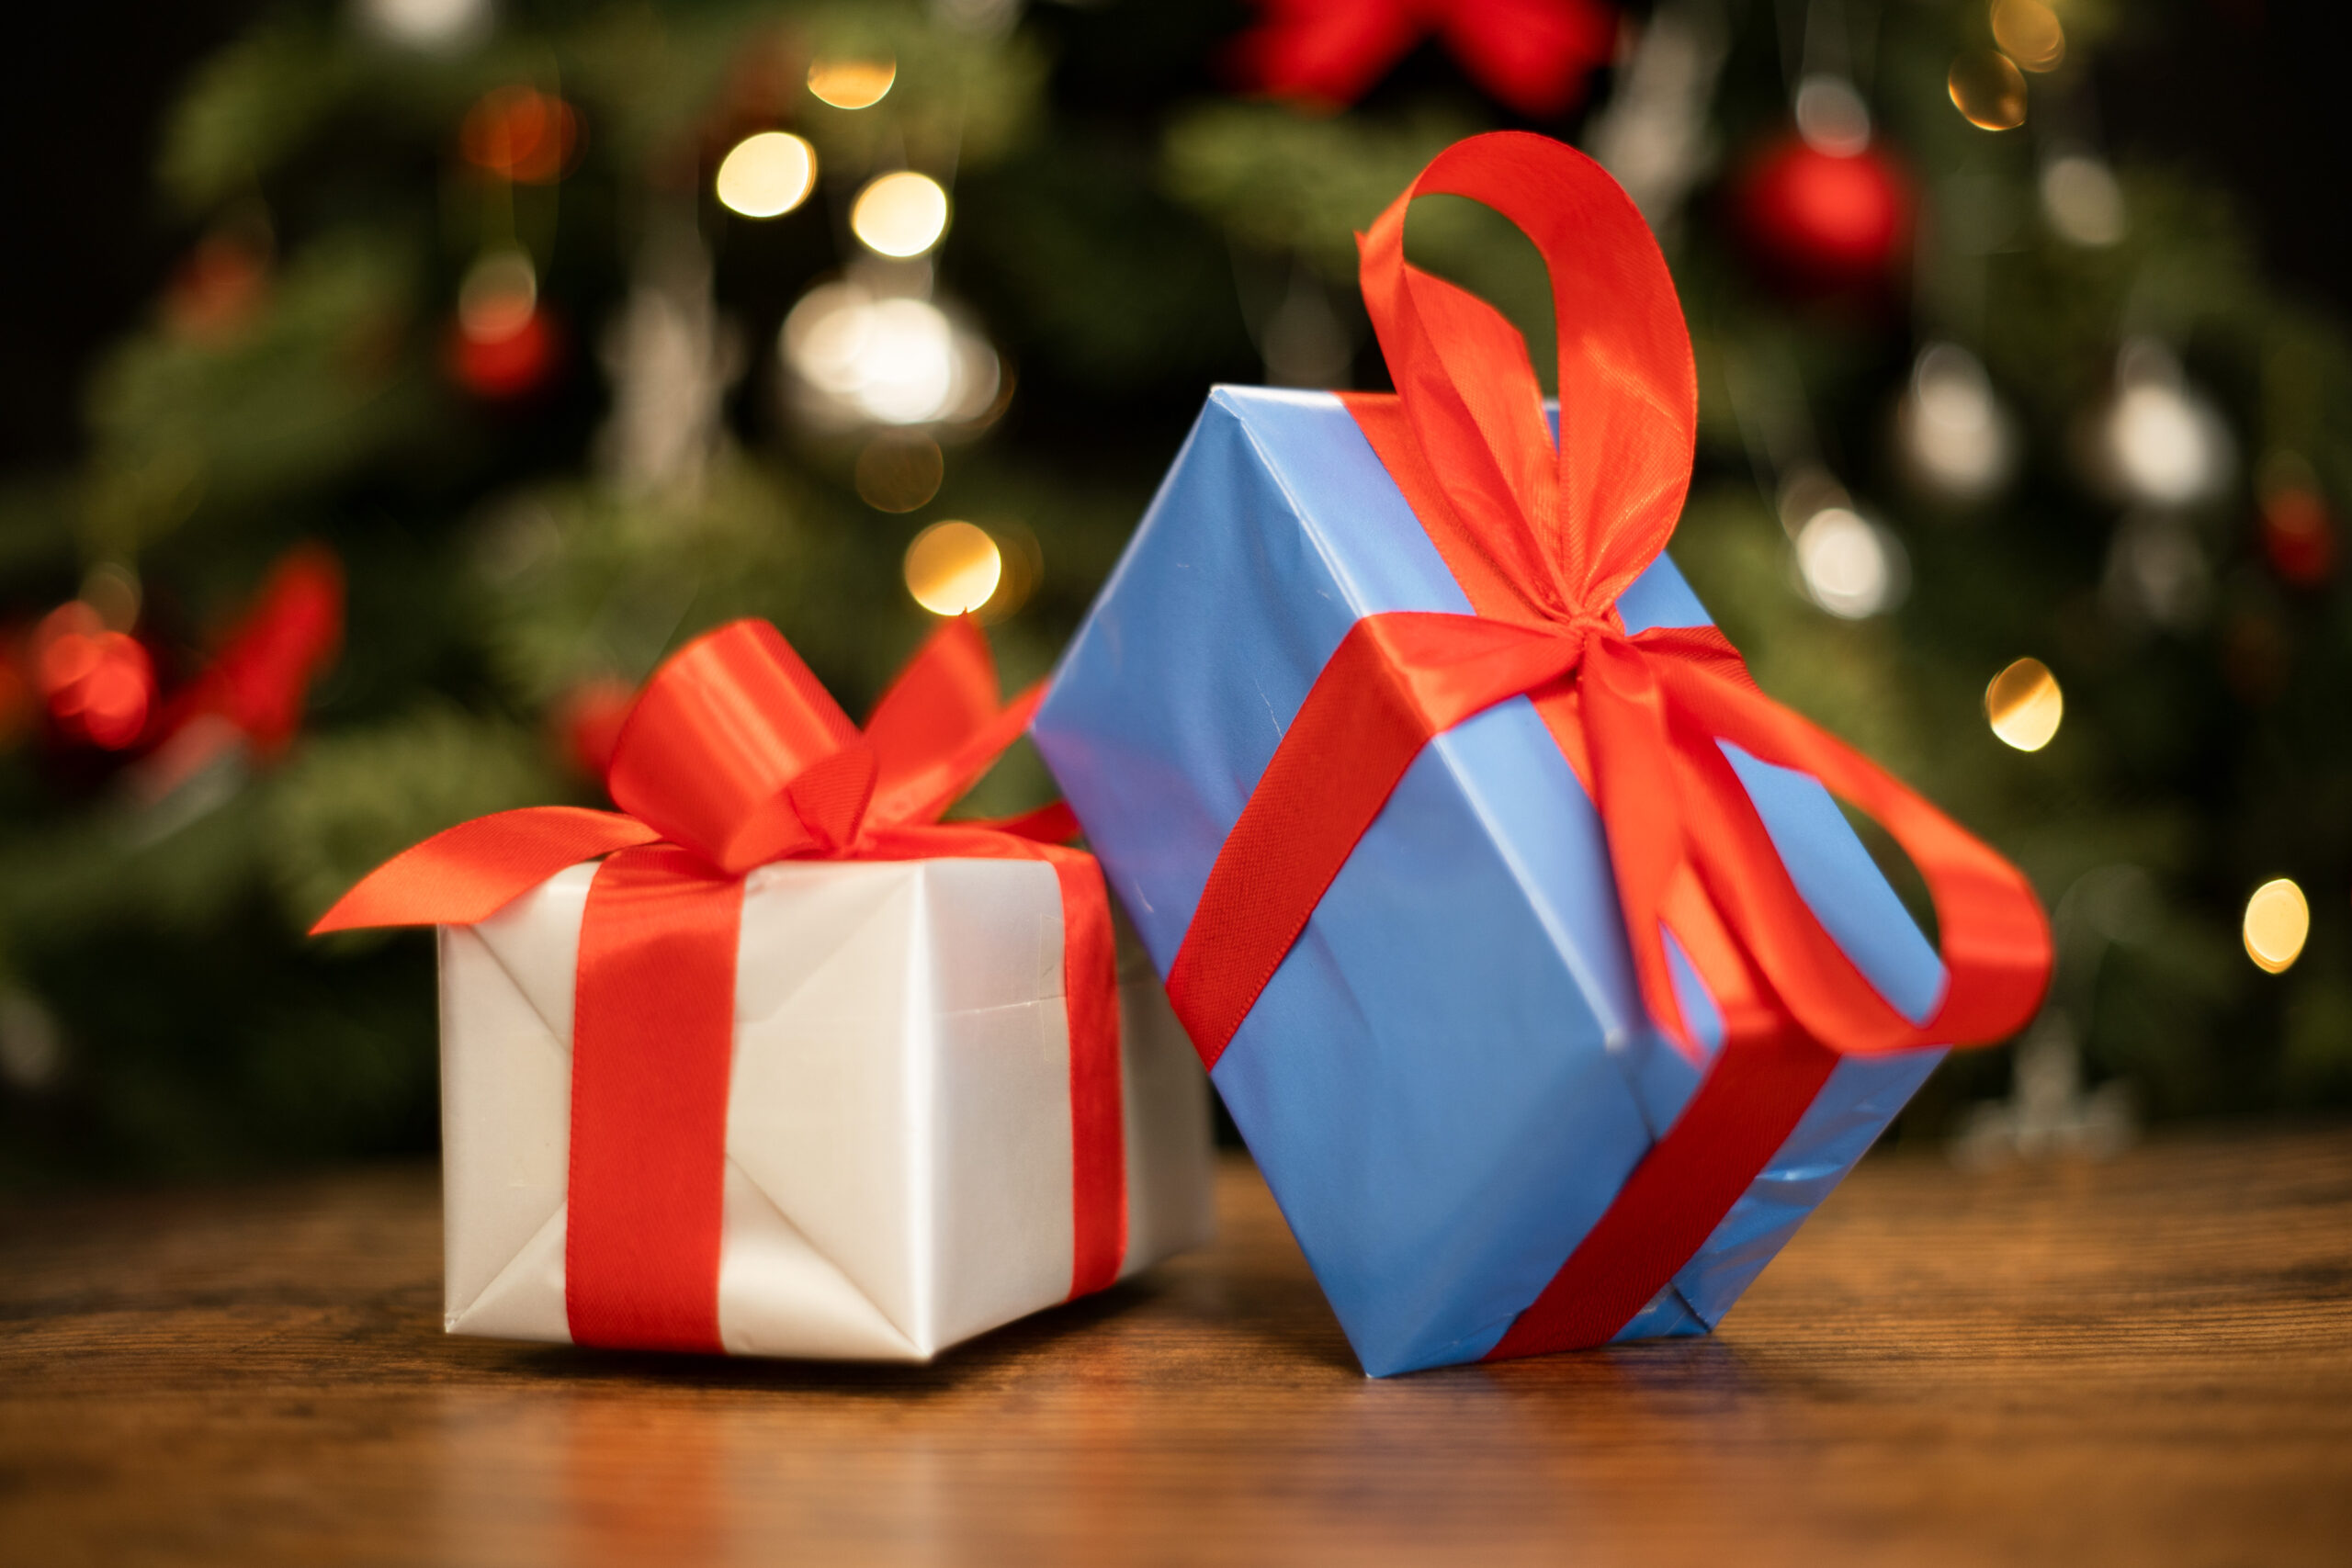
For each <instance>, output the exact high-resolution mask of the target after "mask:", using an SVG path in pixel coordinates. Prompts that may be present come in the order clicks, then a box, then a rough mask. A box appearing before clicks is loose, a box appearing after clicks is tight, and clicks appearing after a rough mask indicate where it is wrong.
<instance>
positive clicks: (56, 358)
mask: <svg viewBox="0 0 2352 1568" xmlns="http://www.w3.org/2000/svg"><path fill="white" fill-rule="evenodd" d="M1114 3H1115V4H1120V5H1125V6H1135V5H1145V4H1185V3H1189V0H1114ZM1751 3H1760V0H1751ZM1890 3H1893V4H1902V3H1905V0H1890ZM268 8H269V7H268V6H267V4H266V0H173V3H172V4H168V5H154V4H151V5H146V6H132V7H120V6H64V7H49V6H43V7H40V9H38V10H37V11H33V12H31V13H30V14H28V15H26V14H20V15H19V16H17V17H13V18H12V19H11V20H12V26H11V28H10V32H11V34H12V35H13V38H12V42H13V43H14V45H15V47H13V48H11V49H8V50H6V51H0V148H6V150H7V151H6V155H5V156H0V213H5V214H6V222H7V227H8V233H9V238H8V241H7V243H6V247H5V253H0V470H6V469H20V468H47V467H51V466H54V465H62V464H64V463H67V462H70V461H71V460H72V459H73V457H74V455H75V453H76V451H77V446H78V442H79V439H80V434H79V433H80V400H81V387H82V381H83V378H84V375H85V371H86V370H87V368H88V366H89V364H90V361H91V358H92V356H93V355H95V354H96V352H97V351H98V350H99V349H100V348H101V347H102V346H103V345H104V344H107V342H108V341H110V340H111V339H112V338H113V337H114V336H115V335H116V334H117V333H119V332H121V331H122V330H123V329H124V327H126V326H127V325H128V324H129V323H130V321H132V320H134V319H135V318H136V317H137V315H138V314H139V312H140V311H141V310H143V309H144V308H145V306H146V302H147V301H148V299H150V298H152V297H153V294H154V292H155V290H156V288H158V287H159V285H160V284H161V282H162V280H163V278H164V273H165V272H166V270H167V269H168V268H169V266H170V265H171V263H172V261H173V260H174V259H175V256H176V255H177V254H179V252H180V251H181V249H182V248H183V247H184V246H185V245H186V243H187V240H188V236H187V234H186V233H184V232H181V231H178V230H177V229H176V227H175V225H174V224H173V223H172V222H171V221H170V220H169V219H168V218H167V217H166V216H165V215H164V212H163V210H162V204H161V202H160V201H159V199H158V198H157V197H156V195H155V193H154V190H153V177H152V171H153V166H154V162H155V152H156V145H157V141H158V138H159V136H160V134H161V130H162V119H163V116H164V111H165V109H166V107H168V105H169V103H170V101H171V98H172V96H173V95H174V93H175V91H176V89H177V87H178V85H180V83H181V82H182V81H183V80H184V79H185V77H186V76H187V73H188V72H189V70H190V69H192V68H193V67H194V66H195V65H196V64H197V63H198V62H200V61H201V60H202V59H203V58H204V57H205V55H206V54H207V53H209V51H211V50H212V49H214V48H216V47H217V46H218V45H220V43H222V42H225V41H226V40H227V39H230V38H232V37H233V36H234V35H235V34H236V33H237V31H238V30H239V29H240V28H243V27H244V26H245V25H246V24H247V23H248V22H250V21H251V20H253V19H254V17H258V16H260V15H262V14H263V13H265V12H266V10H267V9H268ZM1042 11H1043V14H1042V15H1041V17H1040V18H1039V19H1040V20H1041V22H1043V23H1045V24H1046V25H1047V26H1048V27H1053V28H1066V27H1069V26H1071V25H1073V24H1075V25H1077V26H1079V27H1080V28H1083V27H1084V25H1085V22H1084V20H1083V19H1082V17H1080V16H1078V15H1073V14H1072V13H1070V12H1069V11H1068V10H1065V9H1063V8H1061V7H1058V6H1047V7H1043V8H1042ZM1057 11H1058V12H1060V15H1058V16H1056V15H1055V13H1056V12H1057ZM2340 17H2341V7H2340V6H2336V5H2331V4H2329V3H2327V0H2291V3H2284V4H2282V3H2280V0H2171V3H2170V4H2166V5H2158V6H2148V5H2136V6H2132V7H2131V11H2130V13H2129V14H2128V17H2127V20H2128V23H2129V27H2128V29H2127V33H2126V36H2125V37H2124V38H2122V39H2119V40H2117V42H2115V43H2114V44H2112V45H2110V46H2109V48H2108V49H2107V50H2106V51H2105V52H2104V53H2103V55H2102V58H2101V62H2100V65H2099V68H2098V85H2099V93H2098V98H2099V103H2100V106H2101V109H2102V111H2103V113H2104V114H2105V116H2106V118H2107V121H2108V123H2107V127H2106V130H2107V132H2108V135H2109V140H2110V144H2111V146H2112V149H2113V151H2114V152H2115V153H2116V154H2117V156H2118V157H2119V158H2120V159H2122V160H2124V161H2131V160H2133V159H2144V158H2157V159H2163V160H2166V161H2173V162H2177V163H2180V164H2186V165H2188V167H2190V168H2192V169H2194V170H2196V171H2197V172H2199V173H2202V174H2204V175H2208V176H2211V177H2214V178H2218V179H2219V180H2220V181H2221V182H2222V183H2223V184H2224V185H2226V186H2228V187H2229V188H2230V189H2231V190H2233V191H2234V192H2235V193H2237V196H2238V197H2239V199H2240V200H2241V201H2242V202H2243V203H2244V204H2245V210H2246V215H2247V217H2248V218H2249V219H2250V220H2251V221H2252V224H2253V226H2254V228H2255V230H2256V232H2258V233H2259V235H2260V236H2261V242H2262V245H2263V251H2264V255H2263V261H2264V263H2265V265H2267V268H2268V269H2269V271H2270V273H2271V275H2272V276H2276V277H2278V279H2279V280H2280V282H2281V283H2282V284H2283V285H2285V286H2287V287H2290V288H2296V289H2298V290H2301V291H2305V292H2309V293H2312V294H2314V295H2316V296H2318V297H2320V298H2322V299H2326V300H2328V301H2330V302H2331V303H2333V304H2334V305H2335V307H2336V308H2337V309H2338V310H2345V311H2346V312H2347V313H2352V209H2347V206H2346V202H2345V201H2344V200H2343V189H2344V179H2345V176H2346V174H2347V173H2352V118H2347V117H2346V116H2345V115H2344V113H2343V112H2342V107H2341V105H2342V96H2341V73H2342V58H2343V51H2342V49H2341V47H2340V39H2339V37H2338V35H2336V34H2335V31H2334V28H2333V27H2331V25H2330V22H2331V19H2340ZM2339 25H2340V20H2339ZM1424 63H1425V62H1411V64H1408V71H1409V70H1411V69H1412V67H1413V66H1414V65H1420V64H1424ZM1164 65H1165V62H1161V66H1162V69H1160V70H1156V71H1155V72H1154V73H1153V74H1154V75H1155V76H1157V77H1159V80H1157V81H1155V82H1154V83H1152V84H1150V86H1152V87H1158V88H1159V89H1161V90H1162V91H1165V90H1166V89H1167V88H1168V87H1170V86H1178V85H1181V86H1182V87H1183V88H1184V89H1187V90H1189V89H1192V88H1194V87H1195V86H1197V87H1199V88H1205V87H1207V86H1208V85H1209V83H1208V80H1207V77H1206V74H1205V72H1204V73H1203V74H1202V76H1201V77H1200V78H1199V79H1198V81H1197V82H1196V83H1195V82H1193V81H1188V80H1186V75H1187V73H1174V76H1173V79H1172V80H1171V79H1170V74H1169V73H1166V72H1165V71H1164ZM1154 96H1158V95H1156V94H1154V93H1151V92H1149V91H1146V92H1144V93H1141V94H1138V95H1136V97H1135V98H1131V99H1129V101H1128V107H1129V111H1130V112H1135V113H1140V114H1146V115H1148V114H1151V113H1153V112H1154V111H1156V109H1157V108H1158V107H1159V105H1157V104H1156V103H1151V102H1146V101H1139V100H1144V99H1149V98H1151V97H1154Z"/></svg>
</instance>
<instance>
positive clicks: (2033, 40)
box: [1993, 0, 2066, 72]
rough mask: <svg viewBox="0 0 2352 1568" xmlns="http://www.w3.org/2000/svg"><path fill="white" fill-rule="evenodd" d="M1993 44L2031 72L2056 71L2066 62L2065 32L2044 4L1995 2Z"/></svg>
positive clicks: (2031, 0) (2033, 0)
mask: <svg viewBox="0 0 2352 1568" xmlns="http://www.w3.org/2000/svg"><path fill="white" fill-rule="evenodd" d="M1993 41H1994V42H1995V43H1997V44H1999V45H2000V46H2001V52H2002V53H2004V54H2006V55H2007V56H2008V57H2009V58H2010V59H2011V60H2014V61H2016V62H2018V64H2019V65H2020V66H2022V67H2024V68H2025V69H2026V70H2028V71H2032V72H2044V71H2055V70H2057V69H2058V66H2059V63H2060V62H2062V61H2064V59H2065V58H2066V29H2065V28H2064V25H2063V24H2061V23H2060V22H2059V20H2058V13H2057V12H2055V11H2053V10H2052V9H2051V8H2050V7H2049V6H2045V5H2043V4H2042V3H2041V0H1993Z"/></svg>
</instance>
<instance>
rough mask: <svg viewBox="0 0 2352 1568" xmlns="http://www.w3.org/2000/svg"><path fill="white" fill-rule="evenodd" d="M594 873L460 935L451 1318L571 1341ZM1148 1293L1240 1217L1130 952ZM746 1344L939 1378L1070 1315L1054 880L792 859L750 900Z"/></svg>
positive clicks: (450, 1206) (734, 1190)
mask: <svg viewBox="0 0 2352 1568" xmlns="http://www.w3.org/2000/svg"><path fill="white" fill-rule="evenodd" d="M594 873H595V866H594V864H593V863H590V864H582V865H576V866H573V867H571V869H569V870H567V871H564V872H562V873H560V874H558V875H556V876H554V877H552V878H550V879H549V880H548V881H547V882H545V883H542V884H541V885H540V886H538V887H537V888H535V889H533V890H532V891H531V892H529V893H527V894H525V895H524V896H523V897H520V898H517V899H515V901H514V902H513V903H511V904H509V905H507V906H506V907H505V908H503V909H501V910H500V911H499V912H498V913H497V914H496V915H495V916H493V917H492V918H491V919H487V920H484V921H483V922H481V924H480V925H476V926H444V927H443V928H442V929H441V1070H442V1078H441V1082H442V1102H441V1103H442V1143H443V1165H444V1205H445V1209H446V1217H447V1227H446V1240H445V1245H446V1248H447V1319H446V1321H447V1327H448V1330H449V1332H450V1333H452V1334H469V1335H484V1336H491V1337H500V1338H510V1339H538V1340H553V1341H558V1342H561V1343H570V1342H571V1332H570V1329H569V1326H568V1324H567V1320H566V1314H565V1305H564V1214H565V1179H566V1172H567V1168H568V1159H569V1155H570V1146H569V1145H570V1135H571V1015H572V994H573V985H574V967H575V964H576V960H577V955H578V951H579V943H580V926H581V918H582V913H583V911H584V910H585V908H586V904H587V897H588V886H589V883H590V881H591V880H592V879H593V877H594ZM1119 967H1120V983H1119V1025H1120V1045H1121V1052H1122V1058H1123V1060H1122V1077H1121V1083H1122V1088H1123V1093H1124V1096H1125V1104H1124V1108H1123V1110H1124V1115H1123V1126H1124V1132H1125V1163H1126V1203H1127V1211H1126V1217H1127V1246H1126V1255H1125V1260H1124V1262H1123V1264H1122V1266H1121V1269H1120V1274H1121V1277H1122V1278H1124V1277H1125V1276H1126V1275H1128V1274H1131V1273H1134V1272H1135V1271H1136V1270H1137V1269H1142V1268H1144V1267H1146V1266H1147V1265H1148V1264H1150V1263H1152V1262H1154V1261H1156V1260H1157V1259H1159V1258H1165V1257H1167V1256H1168V1255H1170V1253H1173V1252H1176V1251H1178V1250H1180V1249H1182V1248H1183V1247H1190V1246H1193V1245H1194V1244H1195V1243H1198V1242H1201V1241H1204V1240H1205V1239H1206V1238H1207V1237H1208V1235H1209V1234H1210V1230H1211V1226H1212V1224H1213V1214H1212V1207H1211V1191H1210V1181H1211V1149H1210V1134H1209V1115H1208V1100H1207V1081H1206V1078H1205V1077H1204V1074H1203V1073H1202V1071H1201V1068H1200V1064H1199V1060H1198V1058H1197V1057H1196V1056H1195V1055H1193V1048H1192V1045H1191V1044H1190V1043H1189V1042H1188V1041H1187V1040H1186V1039H1185V1037H1184V1033H1183V1031H1182V1028H1181V1027H1180V1026H1179V1025H1178V1023H1177V1021H1176V1019H1175V1016H1174V1015H1173V1014H1172V1013H1170V1011H1169V1009H1168V1002H1167V999H1166V998H1165V996H1164V995H1163V994H1162V993H1161V990H1160V987H1159V981H1158V979H1157V978H1156V977H1155V976H1153V974H1152V972H1151V967H1150V964H1148V961H1146V960H1145V959H1144V958H1143V956H1142V954H1141V953H1140V951H1139V950H1137V949H1136V948H1135V947H1134V945H1133V943H1132V942H1131V941H1127V940H1125V939H1123V942H1122V946H1121V956H1120V965H1119ZM736 969H737V973H736V998H735V1050H734V1057H733V1065H732V1076H731V1077H730V1080H729V1102H728V1112H727V1164H726V1181H725V1196H724V1217H723V1221H722V1226H721V1241H720V1252H719V1269H718V1330H719V1339H720V1342H721V1343H722V1344H723V1345H724V1346H725V1348H727V1350H728V1351H729V1353H731V1354H736V1355H756V1356H802V1357H822V1358H836V1359H871V1360H894V1361H922V1360H928V1359H930V1358H932V1357H933V1356H934V1355H936V1354H937V1353H938V1352H939V1351H940V1350H942V1349H944V1348H946V1347H948V1346H950V1345H953V1344H956V1342H957V1341H959V1340H963V1339H968V1338H970V1337H972V1336H974V1335H976V1334H981V1333H985V1332H986V1331H988V1330H989V1329H990V1328H994V1327H996V1326H997V1325H1000V1324H1003V1323H1007V1322H1010V1321H1011V1320H1012V1319H1013V1318H1016V1317H1020V1316H1022V1315H1023V1314H1027V1313H1032V1312H1035V1311H1037V1310H1038V1309H1040V1308H1042V1307H1047V1306H1051V1305H1053V1304H1055V1303H1058V1302H1060V1301H1063V1300H1065V1299H1066V1298H1067V1297H1068V1295H1069V1288H1070V1278H1071V1240H1072V1219H1071V1190H1070V1179H1071V1151H1070V1093H1069V1025H1068V1020H1067V1017H1066V1014H1065V1011H1064V1008H1063V1002H1062V972H1063V965H1062V905H1061V894H1060V890H1059V886H1058V885H1057V881H1056V879H1055V875H1054V872H1053V868H1052V867H1051V866H1049V865H1046V864H1044V863H1040V862H1036V861H1027V860H928V861H895V862H809V861H797V862H785V863H777V864H774V865H768V866H763V867H761V868H759V869H758V870H755V871H753V872H752V873H751V874H750V875H749V876H748V877H747V878H746V881H745V887H744V900H743V918H742V931H741V947H740V949H739V953H738V961H737V966H736Z"/></svg>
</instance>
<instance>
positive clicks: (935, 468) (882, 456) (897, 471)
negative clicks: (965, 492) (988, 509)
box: [856, 433, 947, 512]
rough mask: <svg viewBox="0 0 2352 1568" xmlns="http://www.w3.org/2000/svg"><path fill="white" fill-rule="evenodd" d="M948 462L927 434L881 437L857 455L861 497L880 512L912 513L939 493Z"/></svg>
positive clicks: (869, 443)
mask: <svg viewBox="0 0 2352 1568" xmlns="http://www.w3.org/2000/svg"><path fill="white" fill-rule="evenodd" d="M946 476H947V463H946V459H945V457H944V456H943V455H942V454H941V452H940V450H939V443H938V442H936V441H933V440H932V439H931V438H930V437H929V436H927V435H907V434H897V433H893V434H888V435H877V436H876V437H875V438H874V439H873V440H871V441H869V442H867V443H866V444H865V448H864V449H863V450H862V451H860V452H859V453H858V455H857V476H856V477H857V494H858V498H859V499H860V500H862V501H864V502H865V504H866V505H868V506H871V507H873V508H874V509H875V510H876V511H877V512H912V511H913V510H914V509H915V508H916V507H918V506H921V505H922V503H923V502H927V501H929V500H930V499H931V498H932V497H933V496H934V495H937V494H938V493H939V486H940V482H941V481H942V480H943V479H945V478H946Z"/></svg>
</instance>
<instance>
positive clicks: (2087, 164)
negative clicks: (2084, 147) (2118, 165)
mask: <svg viewBox="0 0 2352 1568" xmlns="http://www.w3.org/2000/svg"><path fill="white" fill-rule="evenodd" d="M2041 215H2042V217H2043V218H2045V219H2047V220H2049V223H2050V227H2051V229H2052V231H2054V232H2055V233H2056V234H2057V236H2058V237H2059V238H2060V239H2062V240H2064V241H2065V242H2066V243H2069V244H2074V245H2081V246H2083V247H2084V248H2085V249H2097V248H2098V247H2101V246H2105V245H2111V244H2114V243H2116V242H2117V241H2118V240H2120V239H2121V238H2123V229H2124V219H2123V187H2122V186H2120V185H2118V184H2116V181H2115V175H2114V172H2113V171H2112V170H2110V169H2109V167H2108V166H2107V164H2104V163H2103V162H2101V161H2100V160H2098V159H2097V158H2094V157H2092V156H2091V155H2090V154H2088V153H2086V152H2069V153H2065V154H2064V155H2062V156H2060V157H2056V158H2052V160H2051V161H2050V163H2049V164H2048V165H2047V166H2046V167H2044V168H2043V169H2042V171H2041Z"/></svg>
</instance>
